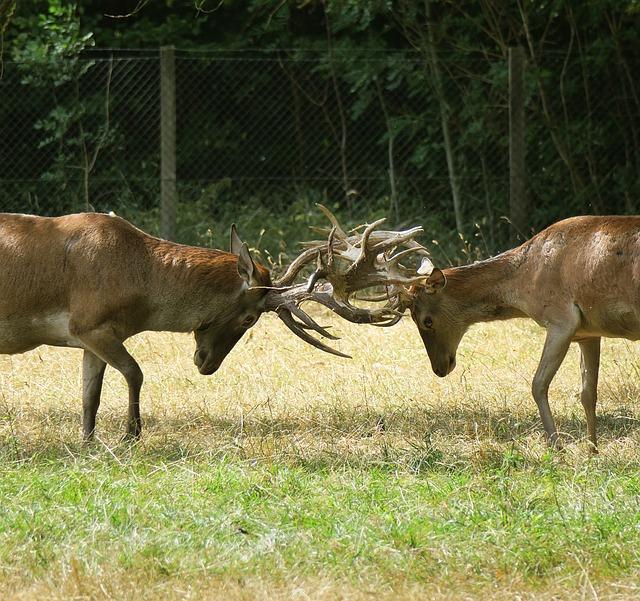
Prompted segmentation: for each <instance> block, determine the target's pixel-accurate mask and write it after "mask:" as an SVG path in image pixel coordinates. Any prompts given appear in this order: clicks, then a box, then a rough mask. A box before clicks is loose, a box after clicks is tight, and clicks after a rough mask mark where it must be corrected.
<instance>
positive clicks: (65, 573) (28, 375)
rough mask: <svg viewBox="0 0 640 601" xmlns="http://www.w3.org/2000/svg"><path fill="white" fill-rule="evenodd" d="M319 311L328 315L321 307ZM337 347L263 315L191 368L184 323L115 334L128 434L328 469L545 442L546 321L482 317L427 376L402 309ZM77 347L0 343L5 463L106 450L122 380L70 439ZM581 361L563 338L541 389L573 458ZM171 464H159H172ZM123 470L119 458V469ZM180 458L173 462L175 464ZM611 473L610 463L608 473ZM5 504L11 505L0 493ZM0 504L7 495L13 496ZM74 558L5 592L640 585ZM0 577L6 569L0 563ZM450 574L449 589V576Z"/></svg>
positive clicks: (436, 459)
mask: <svg viewBox="0 0 640 601" xmlns="http://www.w3.org/2000/svg"><path fill="white" fill-rule="evenodd" d="M321 317H322V320H321V321H324V322H325V323H327V322H333V321H334V320H332V319H331V317H330V316H328V315H326V314H321ZM335 325H336V328H337V329H339V331H340V333H341V334H342V335H343V341H342V342H340V343H338V346H339V348H340V349H341V350H343V351H346V352H349V353H351V354H353V355H354V359H353V360H352V361H347V360H342V359H339V358H334V357H331V356H328V355H325V354H321V353H320V352H317V351H315V350H313V349H310V348H309V347H307V346H306V345H305V344H304V343H302V342H301V341H299V340H298V339H296V338H294V337H292V336H291V335H290V334H289V333H288V332H287V331H285V329H284V327H283V326H282V325H281V324H280V323H279V322H278V321H277V319H275V318H273V317H270V316H265V317H263V318H262V319H261V321H260V322H259V324H258V325H257V326H256V327H255V328H254V329H253V330H251V332H250V334H248V335H247V336H246V337H245V338H244V339H243V340H242V341H241V342H240V343H239V344H238V345H237V347H236V348H235V349H234V350H233V351H232V353H231V354H230V356H229V357H228V358H227V359H226V361H225V363H224V364H223V367H222V368H221V370H220V371H219V373H217V374H216V375H214V376H213V377H209V378H206V377H202V376H200V375H199V374H198V373H197V371H196V369H195V367H194V366H193V364H192V360H191V357H192V355H193V348H194V343H193V340H192V338H191V336H187V335H173V334H165V333H163V334H144V335H140V336H138V337H136V338H135V339H132V340H131V341H129V343H128V347H129V349H130V350H131V352H132V354H133V355H134V356H135V357H136V358H137V359H138V361H139V362H140V365H141V366H142V369H143V371H144V373H145V384H144V387H143V396H142V411H143V419H144V432H143V440H142V441H141V443H140V444H139V446H138V449H139V450H140V452H143V453H144V454H145V455H146V456H147V457H149V459H150V461H156V462H157V463H158V465H159V466H161V467H159V469H170V466H171V465H172V462H173V461H175V462H176V463H177V462H179V461H180V459H181V458H184V457H185V456H188V457H191V458H198V457H201V458H202V457H204V458H206V459H208V460H210V461H211V462H215V461H217V460H218V459H219V458H222V457H224V458H226V459H229V458H231V460H233V461H248V462H259V463H264V464H277V465H283V464H284V465H295V466H305V467H308V468H309V469H334V468H336V467H338V468H339V467H340V466H349V467H359V468H362V469H368V468H369V467H371V466H380V465H384V466H387V467H388V466H395V468H397V469H399V470H408V471H411V472H412V473H419V472H420V470H421V469H422V468H423V464H424V466H426V467H428V468H429V469H436V470H437V469H438V465H439V463H442V465H443V468H442V469H445V470H455V469H456V465H460V466H469V465H475V466H476V467H477V470H479V471H482V470H483V469H487V468H490V467H491V466H493V465H499V464H500V463H501V462H502V461H504V456H505V452H506V451H509V450H513V451H514V452H517V453H518V454H519V455H521V456H523V457H524V458H525V460H526V459H527V458H528V459H531V460H534V461H538V460H540V458H541V457H543V456H545V454H546V453H547V450H546V447H545V445H544V443H543V438H542V427H541V424H540V422H539V418H538V415H537V410H536V407H535V404H534V402H533V400H532V398H531V395H530V383H531V378H532V375H533V373H534V371H535V367H536V364H537V360H538V357H539V355H540V352H541V349H542V342H543V331H542V330H541V329H540V328H538V327H536V326H535V325H534V324H532V323H531V322H529V321H524V320H515V321H512V322H509V323H502V324H490V325H484V326H478V327H476V328H474V329H472V330H471V332H470V333H469V334H467V336H466V337H465V339H464V340H463V342H462V345H461V348H460V350H459V355H458V367H457V368H456V370H455V371H454V372H453V374H451V375H450V376H449V377H447V378H445V379H440V378H437V377H436V376H435V375H434V374H433V373H432V371H431V368H430V365H429V361H428V358H427V356H426V353H425V352H424V349H423V348H422V345H421V342H420V340H419V337H418V335H417V332H416V331H415V329H414V326H413V324H412V323H411V322H410V321H409V320H404V321H403V322H402V323H401V324H400V325H399V326H397V327H394V328H391V329H376V328H367V327H355V326H351V325H349V324H345V323H336V324H335ZM634 351H635V349H634V347H633V346H632V345H631V344H630V343H628V342H626V341H620V340H618V341H613V340H610V341H606V343H605V344H604V349H603V365H602V369H601V383H600V387H599V391H600V401H599V407H598V415H599V417H598V424H599V433H600V440H601V443H600V453H601V455H600V457H599V458H598V459H596V460H595V461H598V462H600V464H601V465H603V466H610V469H611V470H612V471H613V470H615V469H617V468H619V467H620V466H628V465H631V464H637V461H638V457H637V449H638V442H639V439H640V429H639V427H638V426H639V424H640V406H639V404H638V402H637V397H638V385H637V381H638V378H637V375H638V369H639V366H640V363H639V362H638V360H637V358H636V354H635V352H634ZM80 371H81V353H80V352H79V351H77V350H63V349H53V348H45V347H42V348H40V349H37V350H35V351H32V352H30V353H27V354H24V355H19V356H0V441H2V444H3V445H4V446H5V449H4V456H5V457H6V458H8V459H9V460H12V459H15V460H17V461H21V462H29V461H30V460H31V459H33V458H37V457H40V456H42V455H46V456H48V457H56V456H59V457H61V458H69V457H77V456H80V455H82V454H83V453H93V452H104V453H111V452H113V449H116V448H117V445H118V441H119V439H120V437H121V435H122V433H123V431H124V417H125V413H126V400H125V399H126V389H125V385H124V381H123V379H122V378H121V376H120V375H119V374H117V373H115V372H114V371H113V370H110V369H108V370H107V375H106V378H105V386H104V392H103V402H102V406H101V407H100V410H99V414H98V426H97V428H98V436H99V439H100V441H101V442H99V443H98V445H97V447H96V448H97V450H96V449H95V448H94V449H91V448H90V449H85V448H83V447H82V445H81V443H80V414H81V413H80V409H81V402H80V391H81V382H80ZM579 382H580V380H579V360H578V352H577V349H575V348H573V349H572V350H571V351H570V355H569V357H568V358H567V360H566V361H565V363H564V365H563V366H562V368H561V370H560V372H559V374H558V376H557V377H556V379H555V381H554V383H553V385H552V389H551V399H552V400H551V405H552V410H553V412H554V415H555V416H556V419H557V422H558V426H559V429H560V430H561V431H563V432H564V436H565V439H566V440H568V441H569V444H568V446H567V449H566V450H565V452H564V453H562V454H560V455H558V457H557V461H560V462H562V463H565V464H568V465H569V466H572V467H573V468H575V469H582V468H583V467H584V466H585V465H587V466H588V462H590V461H592V460H591V459H590V458H589V457H588V453H587V446H586V443H585V441H584V436H585V422H584V415H583V411H582V407H581V405H580V402H579V397H578V393H579ZM167 466H169V468H167ZM123 469H124V468H123ZM181 469H182V468H181ZM607 469H609V468H607ZM4 502H7V500H5V501H4ZM8 502H11V501H10V500H9V501H8ZM82 569H83V568H81V567H79V568H74V567H73V565H71V567H69V566H68V565H67V566H66V567H65V568H64V569H63V567H60V566H58V568H56V569H53V570H49V571H48V572H46V573H44V574H39V575H38V577H37V579H36V581H35V582H34V583H33V584H32V585H27V584H26V582H25V576H24V574H21V575H17V576H16V578H15V579H12V578H9V577H7V578H5V581H4V582H0V595H1V596H2V597H3V598H11V599H16V600H18V599H19V600H26V599H44V598H47V599H71V598H75V599H134V598H135V599H345V600H346V599H349V600H352V599H353V600H354V601H355V600H360V599H365V598H366V599H370V598H376V599H398V598H403V599H424V598H432V599H443V600H445V599H446V600H448V599H465V598H481V597H485V596H487V595H490V596H491V597H493V598H496V599H571V598H576V595H579V596H580V597H582V598H588V599H597V598H600V599H604V598H607V599H627V598H638V597H640V589H638V588H637V587H636V586H635V584H636V583H635V582H634V580H633V579H632V578H624V577H622V578H620V577H617V576H616V577H615V578H607V577H606V575H605V576H604V577H602V578H600V579H599V580H598V581H597V583H596V584H595V585H594V584H593V583H592V582H591V580H590V578H589V575H588V574H587V573H586V572H585V577H584V578H582V579H581V578H578V577H576V576H575V572H571V574H570V575H568V576H567V577H566V578H565V579H564V580H563V579H562V578H560V579H559V580H558V581H557V582H554V583H550V582H547V583H546V584H543V583H542V581H540V582H537V583H534V584H532V583H531V582H530V581H527V580H526V579H525V580H523V579H521V578H520V576H519V575H518V574H514V575H511V576H508V577H500V578H498V577H497V578H496V579H495V582H494V583H493V584H490V585H489V584H487V582H488V581H490V580H491V579H490V578H489V579H487V578H482V579H480V580H479V581H477V582H476V581H475V580H473V579H471V580H468V581H467V580H465V579H464V578H461V577H460V576H456V575H455V574H454V576H453V577H452V578H448V579H447V580H446V581H441V580H437V579H436V580H434V581H433V582H416V581H414V580H413V579H412V578H411V576H410V575H409V574H395V575H394V576H393V578H391V580H390V579H389V578H388V577H384V578H383V577H381V578H380V579H379V580H376V578H372V577H371V576H368V577H367V578H366V579H364V580H363V581H362V583H359V582H358V581H357V579H356V581H355V582H354V580H353V579H351V580H347V581H342V580H339V579H338V580H336V579H332V578H326V577H324V576H322V575H320V576H319V577H318V578H317V579H314V578H309V577H308V576H301V577H299V578H298V577H297V576H295V575H292V577H291V579H289V580H285V581H282V580H281V579H279V578H276V579H274V580H269V579H266V580H265V578H264V577H263V576H255V577H249V576H248V577H247V578H246V579H240V580H238V578H236V577H235V576H234V577H229V578H227V577H225V576H224V575H219V574H218V575H211V574H207V573H203V574H201V575H195V576H193V577H189V578H172V577H167V578H160V577H157V576H154V577H153V578H152V577H150V576H149V575H148V574H146V573H145V572H144V571H142V572H141V571H136V570H127V569H123V568H119V567H118V566H117V565H105V566H102V567H101V568H100V570H98V571H97V572H96V571H94V572H93V573H92V575H91V577H90V578H85V577H83V576H82V574H80V575H79V573H78V570H80V571H82ZM7 573H8V572H5V574H7ZM450 587H452V588H450Z"/></svg>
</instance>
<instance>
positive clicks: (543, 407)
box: [531, 328, 573, 447]
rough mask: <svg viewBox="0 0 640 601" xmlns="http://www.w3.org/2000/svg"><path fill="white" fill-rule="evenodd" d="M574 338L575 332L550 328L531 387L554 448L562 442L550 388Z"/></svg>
mask: <svg viewBox="0 0 640 601" xmlns="http://www.w3.org/2000/svg"><path fill="white" fill-rule="evenodd" d="M572 337H573V332H567V331H566V330H560V329H551V328H550V329H549V330H548V331H547V338H546V340H545V342H544V348H543V350H542V357H541V358H540V363H539V364H538V369H537V370H536V374H535V376H534V377H533V384H532V387H531V392H532V393H533V398H534V400H535V402H536V404H537V405H538V411H539V412H540V417H541V418H542V424H543V426H544V431H545V433H546V435H547V442H548V443H549V444H550V445H551V446H552V447H559V446H560V441H559V440H558V431H557V429H556V424H555V422H554V420H553V415H552V414H551V408H550V407H549V386H550V385H551V381H552V380H553V377H554V376H555V375H556V373H557V371H558V368H559V367H560V365H561V364H562V362H563V361H564V358H565V357H566V355H567V351H568V350H569V345H570V344H571V338H572Z"/></svg>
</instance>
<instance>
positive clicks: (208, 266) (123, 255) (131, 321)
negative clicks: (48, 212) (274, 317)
mask: <svg viewBox="0 0 640 601" xmlns="http://www.w3.org/2000/svg"><path fill="white" fill-rule="evenodd" d="M249 261H250V259H249ZM238 262H239V258H238V256H237V255H234V254H231V253H228V252H223V251H220V250H211V249H205V248H196V247H191V246H184V245H180V244H174V243H172V242H167V241H165V240H160V239H158V238H154V237H152V236H149V235H147V234H145V233H144V232H142V231H141V230H139V229H137V228H135V227H134V226H133V225H131V224H130V223H128V222H127V221H125V220H124V219H121V218H119V217H116V216H109V215H102V214H96V213H87V214H78V215H67V216H64V217H55V218H48V217H35V216H29V215H13V214H0V265H1V266H2V267H1V268H0V352H1V353H10V354H11V353H20V352H24V351H26V350H29V349H31V348H34V347H36V346H38V345H40V344H50V345H58V346H72V347H77V348H83V349H84V350H85V375H84V388H85V393H84V404H85V436H86V437H89V436H90V435H91V433H92V432H93V423H92V419H91V413H93V420H95V411H96V410H97V404H98V403H99V397H100V384H101V381H102V374H103V373H104V367H105V364H106V363H108V364H110V365H112V366H113V367H115V368H116V369H118V370H119V371H121V372H122V373H123V375H124V376H125V378H126V379H127V382H128V384H129V389H130V420H129V433H130V434H132V435H138V434H139V433H140V419H139V409H138V396H139V387H140V385H141V384H142V373H141V372H140V368H139V367H138V365H137V364H136V362H135V361H134V360H133V358H132V357H131V356H130V355H129V354H128V353H127V351H126V349H125V348H124V346H123V345H122V342H123V341H124V340H125V339H126V338H128V337H130V336H132V335H134V334H137V333H138V332H142V331H145V330H170V331H177V332H190V331H194V330H198V332H197V333H196V339H197V343H198V349H197V352H196V358H195V359H194V360H196V364H197V365H198V367H199V368H200V370H201V372H202V373H212V372H213V371H215V369H217V367H218V366H219V365H220V363H221V362H222V359H224V356H226V354H227V353H228V352H229V350H231V348H232V347H233V345H234V344H235V343H236V342H237V340H239V338H240V337H241V336H242V334H243V333H244V331H245V330H246V327H247V326H246V323H247V322H248V321H251V320H253V321H252V323H251V325H253V323H255V320H256V319H257V317H258V316H259V314H260V313H261V311H262V308H261V303H262V302H263V297H264V291H262V290H249V289H248V288H249V287H250V286H269V285H270V284H271V279H270V277H269V272H268V271H267V270H266V269H265V268H264V267H262V266H260V265H253V276H252V278H253V279H252V281H251V282H247V283H245V282H244V280H243V279H242V278H241V277H240V275H239V265H238ZM87 353H89V354H90V355H91V356H89V357H88V356H87ZM136 389H137V390H136Z"/></svg>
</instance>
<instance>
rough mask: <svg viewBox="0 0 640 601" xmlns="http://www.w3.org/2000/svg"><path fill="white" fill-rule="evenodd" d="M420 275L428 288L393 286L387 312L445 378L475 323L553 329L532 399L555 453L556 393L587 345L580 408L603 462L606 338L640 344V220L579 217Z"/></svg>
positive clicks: (426, 268) (423, 269) (425, 267)
mask: <svg viewBox="0 0 640 601" xmlns="http://www.w3.org/2000/svg"><path fill="white" fill-rule="evenodd" d="M418 273H419V274H422V275H424V276H426V279H425V280H424V281H423V282H419V283H417V284H416V285H412V286H409V287H407V286H399V287H392V294H390V298H391V297H392V300H390V302H389V303H388V305H389V306H390V307H393V308H394V309H395V310H397V311H400V312H402V311H406V309H409V310H410V314H411V317H412V319H413V321H414V322H415V325H416V326H417V328H418V331H419V333H420V336H421V338H422V341H423V343H424V346H425V348H426V351H427V354H428V356H429V360H430V362H431V367H432V369H433V371H434V373H435V374H436V375H437V376H440V377H445V376H446V375H448V374H450V373H451V372H452V371H453V369H454V368H455V366H456V352H457V349H458V346H459V344H460V341H461V340H462V337H463V336H464V334H465V332H466V331H467V330H468V328H469V327H470V326H471V325H472V324H475V323H479V322H489V321H496V320H506V319H511V318H516V317H526V318H530V319H533V320H534V321H535V322H536V323H537V324H538V325H540V326H542V327H543V328H545V329H546V339H545V342H544V347H543V349H542V356H541V358H540V362H539V364H538V367H537V370H536V372H535V375H534V377H533V382H532V386H531V391H532V395H533V398H534V401H535V403H536V404H537V407H538V411H539V414H540V418H541V420H542V424H543V427H544V431H545V437H546V440H547V442H548V444H549V445H550V446H551V447H558V448H559V447H561V441H560V439H559V435H558V431H557V428H556V425H555V422H554V418H553V415H552V413H551V409H550V407H549V396H548V392H549V386H550V384H551V382H552V380H553V378H554V376H555V374H556V372H557V371H558V368H559V367H560V365H561V364H562V362H563V360H564V358H565V356H566V354H567V351H568V349H569V347H570V345H571V343H572V342H577V343H578V345H579V347H580V355H581V359H580V366H581V376H582V390H581V395H580V400H581V403H582V406H583V408H584V411H585V415H586V422H587V435H588V442H589V447H590V450H591V451H592V452H594V453H597V452H598V446H597V436H596V402H597V387H598V371H599V364H600V344H601V339H602V338H603V337H605V338H626V339H628V340H638V339H640V217H631V216H629V217H625V216H609V217H606V216H580V217H572V218H569V219H565V220H563V221H559V222H557V223H555V224H553V225H551V226H549V227H547V228H546V229H544V230H542V231H541V232H539V233H538V234H536V235H535V236H533V237H532V238H530V239H529V240H527V241H526V242H524V243H523V244H522V245H520V246H518V247H517V248H513V249H511V250H507V251H506V252H503V253H502V254H499V255H497V256H495V257H492V258H490V259H487V260H484V261H479V262H476V263H473V264H470V265H465V266H462V267H451V268H447V269H444V270H441V269H438V268H437V267H434V266H433V264H431V263H430V261H428V260H426V259H424V260H423V262H422V264H421V265H420V268H419V269H418Z"/></svg>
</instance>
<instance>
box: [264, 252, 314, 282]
mask: <svg viewBox="0 0 640 601" xmlns="http://www.w3.org/2000/svg"><path fill="white" fill-rule="evenodd" d="M317 252H318V248H317V247H313V248H309V249H307V250H305V251H304V252H303V253H302V254H300V255H299V256H298V257H296V259H295V260H294V261H293V262H292V263H291V265H289V267H287V270H286V271H285V272H284V274H283V276H282V277H281V278H280V279H278V280H276V282H275V286H276V287H278V286H288V285H289V284H291V283H292V282H293V281H294V280H295V279H296V276H297V275H298V273H299V272H300V270H301V269H302V268H303V267H304V266H305V265H308V264H309V263H310V262H311V261H313V259H314V258H315V257H316V254H317Z"/></svg>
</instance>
